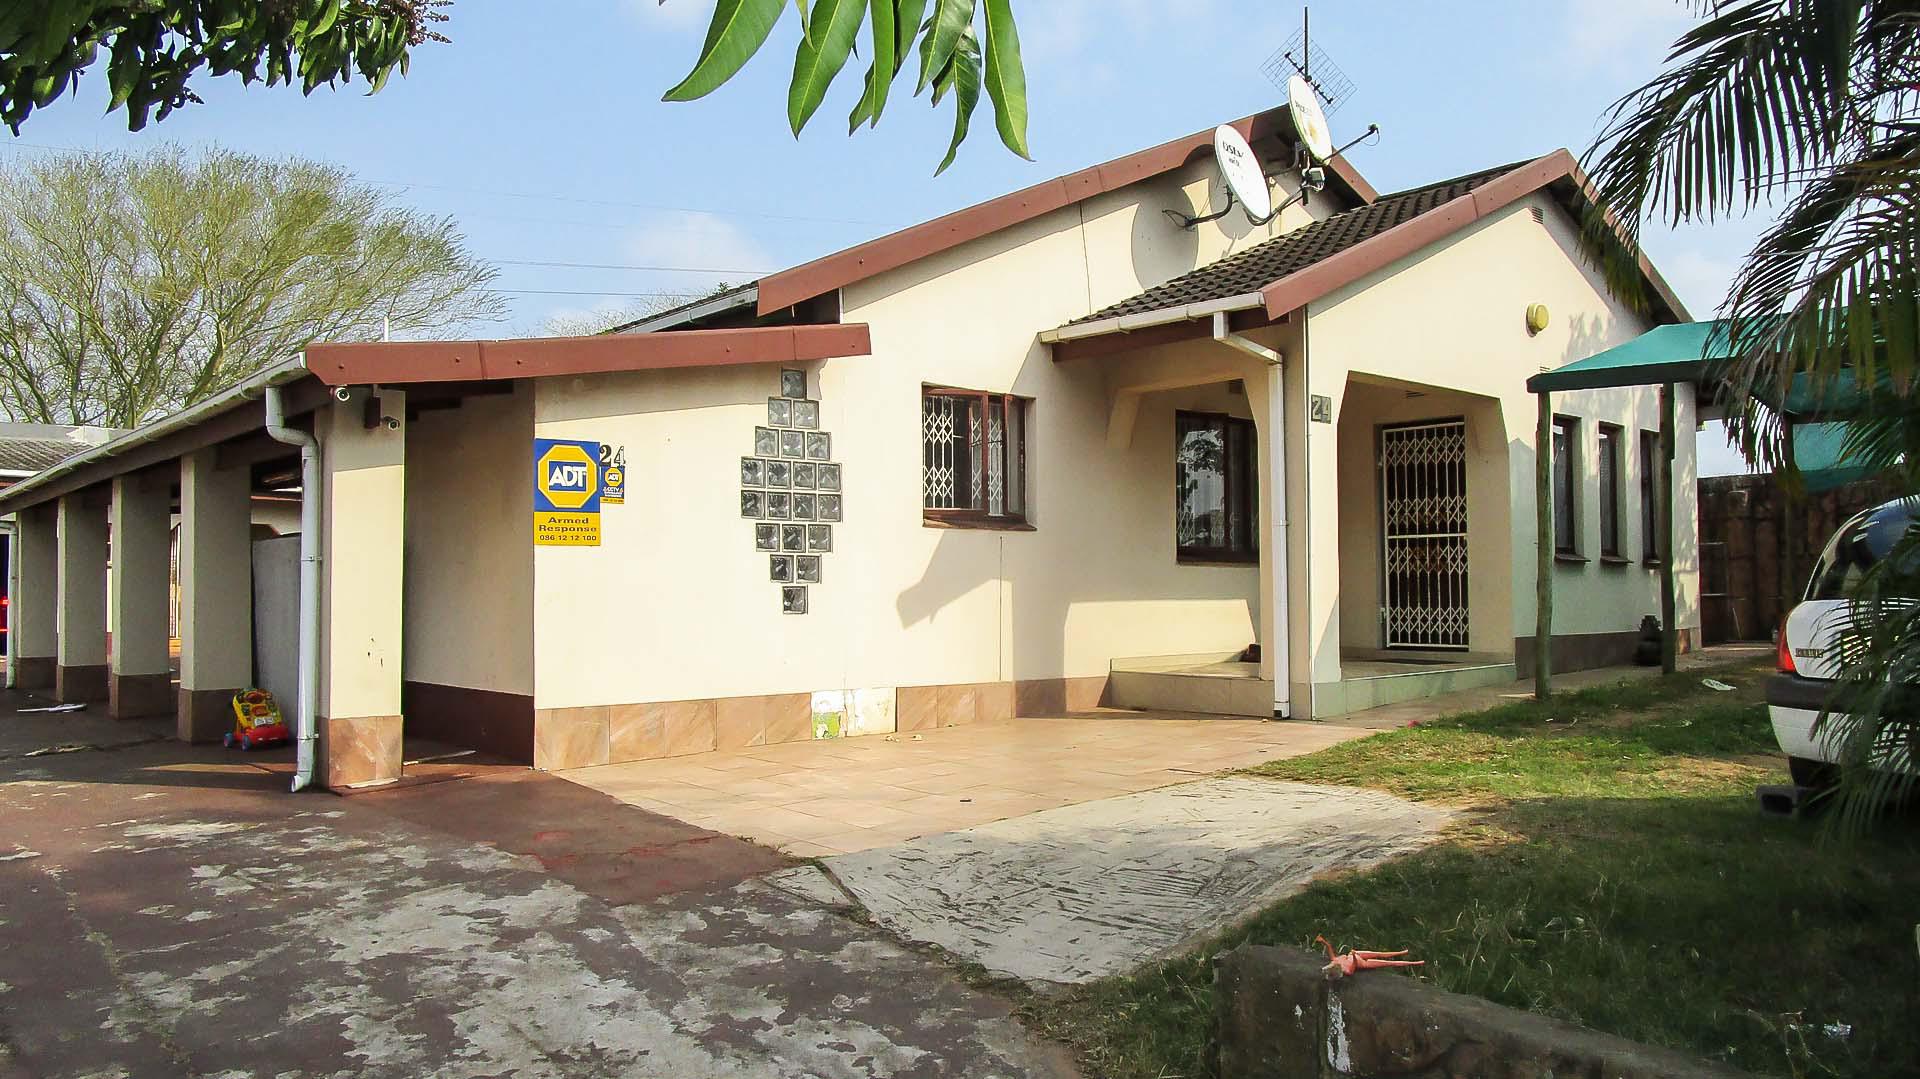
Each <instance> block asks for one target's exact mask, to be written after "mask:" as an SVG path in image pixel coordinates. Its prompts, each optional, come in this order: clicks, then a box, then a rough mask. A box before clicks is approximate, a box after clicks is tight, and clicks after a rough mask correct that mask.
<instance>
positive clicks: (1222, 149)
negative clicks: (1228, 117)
mask: <svg viewBox="0 0 1920 1079" xmlns="http://www.w3.org/2000/svg"><path fill="white" fill-rule="evenodd" d="M1213 158H1214V160H1215V161H1216V162H1218V163H1219V165H1220V178H1221V179H1223V180H1225V181H1226V183H1227V190H1228V191H1231V192H1233V197H1234V198H1237V199H1239V200H1240V205H1242V206H1244V207H1246V208H1247V216H1248V217H1251V218H1253V219H1254V220H1255V221H1267V220H1269V219H1271V218H1272V217H1273V192H1272V190H1270V189H1269V188H1268V187H1267V174H1266V171H1265V170H1263V169H1262V168H1261V167H1260V159H1259V158H1257V157H1255V156H1254V154H1253V147H1251V146H1248V145H1247V140H1246V138H1245V137H1244V136H1242V135H1241V134H1240V132H1239V130H1238V129H1237V128H1234V127H1233V126H1231V125H1227V124H1223V125H1221V126H1220V127H1219V128H1216V129H1215V130H1214V132H1213Z"/></svg>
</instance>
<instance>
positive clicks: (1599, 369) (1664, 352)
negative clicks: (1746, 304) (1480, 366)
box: [1527, 321, 1733, 393]
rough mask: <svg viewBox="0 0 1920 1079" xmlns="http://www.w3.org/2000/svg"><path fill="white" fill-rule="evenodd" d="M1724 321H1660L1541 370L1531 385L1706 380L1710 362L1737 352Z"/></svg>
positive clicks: (1552, 387) (1543, 388) (1541, 389)
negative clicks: (1581, 357) (1628, 338)
mask: <svg viewBox="0 0 1920 1079" xmlns="http://www.w3.org/2000/svg"><path fill="white" fill-rule="evenodd" d="M1722 325H1723V324H1722V323H1720V322H1718V321H1711V322H1676V323H1671V324H1669V325H1665V326H1655V327H1654V328H1653V329H1651V330H1648V331H1647V332H1646V333H1643V334H1641V335H1640V336H1638V337H1636V338H1634V339H1633V340H1631V341H1628V342H1627V343H1626V344H1623V345H1615V346H1613V347H1612V348H1610V349H1607V350H1606V351H1605V352H1596V353H1594V354H1593V355H1591V356H1588V357H1587V358H1586V359H1584V360H1575V361H1573V362H1572V363H1570V364H1567V365H1565V366H1563V367H1560V368H1557V369H1555V370H1552V371H1544V372H1542V373H1540V374H1537V375H1535V376H1533V377H1532V378H1530V379H1528V380H1527V389H1529V390H1531V391H1532V392H1534V393H1548V392H1559V391H1561V390H1597V389H1606V388H1611V387H1615V386H1657V385H1660V384H1662V383H1666V382H1693V383H1701V382H1706V381H1709V380H1710V379H1711V377H1712V376H1711V372H1710V371H1709V367H1710V365H1712V364H1714V363H1716V362H1719V361H1723V360H1726V359H1728V358H1729V356H1730V354H1731V345H1732V344H1733V340H1732V335H1731V334H1729V333H1726V332H1725V331H1724V330H1722V329H1721V327H1722ZM1716 331H1719V332H1716Z"/></svg>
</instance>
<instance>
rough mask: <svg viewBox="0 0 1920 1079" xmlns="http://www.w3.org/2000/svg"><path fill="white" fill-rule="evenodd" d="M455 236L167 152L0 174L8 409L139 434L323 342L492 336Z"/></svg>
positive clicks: (338, 180)
mask: <svg viewBox="0 0 1920 1079" xmlns="http://www.w3.org/2000/svg"><path fill="white" fill-rule="evenodd" d="M494 274H495V271H494V269H493V268H492V267H491V266H489V265H488V264H486V263H485V262H483V261H481V260H480V259H478V258H476V257H475V256H474V255H473V254H472V253H471V252H469V251H468V250H467V248H466V241H465V239H464V237H462V236H461V235H460V233H459V232H458V230H457V229H456V228H455V227H454V224H453V221H452V220H451V219H449V218H434V217H429V216H426V215H423V214H419V213H417V212H415V211H412V210H408V209H405V208H402V207H399V206H396V205H394V204H393V203H392V201H391V199H390V197H389V196H388V195H387V194H385V193H384V192H381V191H379V190H377V189H375V188H372V187H369V186H367V185H364V184H360V183H356V182H355V181H354V180H353V178H352V177H351V176H350V175H349V174H348V173H346V172H345V171H344V170H342V169H339V168H336V167H334V166H330V165H323V164H318V163H316V162H312V161H304V160H299V159H292V160H269V159H265V158H260V157H254V156H251V155H248V154H240V153H233V152H229V151H224V150H210V151H206V152H203V153H199V154H191V155H190V154H188V153H187V152H186V151H183V150H180V149H178V148H168V149H163V150H160V151H157V152H153V153H150V154H144V155H131V154H72V155H62V156H56V157H47V158H41V159H38V160H34V161H30V162H26V163H23V164H17V165H14V166H11V167H6V168H0V409H4V411H5V412H6V413H7V414H8V415H9V416H10V417H11V418H13V419H16V420H24V421H29V422H38V423H71V424H83V423H88V424H103V425H107V426H113V427H131V426H134V425H136V424H138V423H140V422H141V421H143V420H147V419H151V418H152V417H154V416H155V415H158V414H160V413H164V412H167V411H170V410H173V409H176V408H179V407H180V406H182V405H187V404H192V403H193V402H195V401H199V400H202V399H204V398H206V397H209V396H211V395H213V394H215V393H218V392H219V391H220V390H222V389H224V388H226V387H227V386H230V385H232V384H233V383H234V382H236V381H238V380H240V379H242V378H244V377H246V376H247V375H249V374H252V373H253V372H255V371H257V370H259V369H260V368H262V367H264V366H267V365H268V364H271V363H274V362H277V361H280V360H283V359H286V358H288V357H289V356H292V355H293V354H294V353H296V352H298V351H299V350H300V349H301V348H303V347H304V346H305V345H307V344H308V343H309V342H311V341H315V340H329V341H351V340H371V339H376V338H378V337H379V336H380V335H381V333H382V331H383V328H384V327H390V328H391V330H392V332H393V333H394V334H395V335H400V336H411V337H430V336H434V335H435V334H436V333H438V332H444V331H447V330H451V329H454V328H456V327H461V326H466V325H469V324H471V323H473V322H476V321H497V320H498V319H500V318H502V317H503V315H504V310H505V304H504V301H503V300H502V299H501V297H500V296H499V295H498V294H497V293H495V292H493V291H492V290H491V288H490V287H489V286H490V285H491V282H492V281H493V278H494Z"/></svg>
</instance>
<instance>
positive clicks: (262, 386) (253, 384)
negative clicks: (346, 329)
mask: <svg viewBox="0 0 1920 1079" xmlns="http://www.w3.org/2000/svg"><path fill="white" fill-rule="evenodd" d="M305 377H307V367H306V358H305V356H301V357H298V358H296V359H291V360H287V361H285V362H283V363H278V364H275V365H274V366H272V367H269V368H267V369H265V370H263V371H261V372H260V373H259V374H256V375H254V376H253V377H252V378H250V379H247V380H246V381H245V382H242V383H240V384H239V385H237V386H235V387H233V388H232V389H229V390H227V391H226V392H224V393H221V394H218V395H216V396H214V397H209V398H207V399H206V400H204V401H202V402H200V403H199V404H197V405H194V406H192V407H191V408H187V409H183V410H181V411H179V412H176V413H174V414H173V415H171V416H168V417H167V418H166V419H164V420H160V421H158V422H156V423H151V424H148V425H146V426H145V427H140V428H137V429H135V430H133V431H131V432H129V433H127V434H124V435H121V436H120V437H119V438H116V439H114V440H113V441H111V442H106V443H102V444H101V445H98V446H95V447H93V448H92V449H90V450H88V451H86V452H85V453H81V454H76V455H74V456H72V457H69V458H67V459H66V460H64V461H62V462H60V463H59V464H57V465H54V466H53V467H52V468H49V469H47V470H45V471H43V472H40V473H37V474H35V476H34V477H33V478H32V479H30V480H27V481H26V482H24V483H16V484H14V485H13V486H12V487H9V488H7V489H6V490H4V491H0V513H12V512H14V511H15V510H17V509H20V508H21V504H22V503H23V502H24V503H25V504H26V505H36V504H38V503H39V502H40V501H41V500H39V499H28V498H26V496H28V495H31V494H33V492H34V491H36V490H38V489H39V488H41V487H45V486H47V485H48V484H51V483H53V482H54V481H56V480H58V479H60V478H62V477H64V476H67V475H70V474H72V473H73V472H75V471H76V470H78V469H80V468H82V467H84V466H86V465H90V464H93V463H95V462H96V461H104V460H106V459H108V458H111V457H118V456H119V455H121V454H123V453H126V452H127V451H128V450H132V449H137V448H138V447H140V446H144V445H146V444H147V443H149V442H155V441H158V440H159V439H161V438H164V437H166V436H167V435H170V434H173V433H174V432H175V431H180V430H184V429H186V428H188V427H192V426H193V425H194V424H197V423H199V422H201V421H203V420H205V419H207V418H208V417H210V416H216V415H219V414H220V413H222V412H225V411H226V410H228V409H230V408H232V407H234V406H235V405H241V404H245V403H246V402H248V401H252V400H254V399H256V398H258V397H260V396H262V395H263V394H265V393H266V392H267V387H269V386H284V385H286V384H287V383H289V382H298V381H299V380H301V379H303V378H305Z"/></svg>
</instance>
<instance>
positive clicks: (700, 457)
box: [534, 163, 1327, 708]
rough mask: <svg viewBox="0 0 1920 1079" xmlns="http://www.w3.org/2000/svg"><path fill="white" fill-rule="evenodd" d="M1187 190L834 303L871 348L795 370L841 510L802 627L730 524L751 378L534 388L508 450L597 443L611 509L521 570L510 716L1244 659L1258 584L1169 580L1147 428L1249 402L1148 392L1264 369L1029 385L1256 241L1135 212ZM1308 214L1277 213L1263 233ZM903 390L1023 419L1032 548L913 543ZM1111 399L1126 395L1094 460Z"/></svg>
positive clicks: (936, 535)
mask: <svg viewBox="0 0 1920 1079" xmlns="http://www.w3.org/2000/svg"><path fill="white" fill-rule="evenodd" d="M1212 176H1213V169H1212V166H1211V165H1210V164H1207V163H1200V164H1196V165H1194V166H1192V167H1190V168H1188V169H1185V170H1183V171H1182V172H1180V173H1178V174H1176V175H1173V176H1170V177H1168V178H1166V179H1164V180H1161V181H1157V182H1151V183H1147V184H1141V185H1137V186H1135V187H1133V188H1130V189H1127V190H1126V191H1123V192H1117V193H1114V194H1111V195H1107V196H1103V197H1101V198H1099V199H1095V200H1091V201H1089V202H1088V203H1087V204H1086V205H1084V206H1078V207H1071V208H1068V209H1065V210H1062V211H1059V212H1057V213H1054V214H1050V215H1047V216H1045V217H1043V218H1040V219H1038V220H1035V221H1032V222H1028V223H1026V224H1024V225H1020V226H1017V227H1015V228H1012V229H1009V230H1007V231H1006V232H1004V233H1001V234H998V235H995V236H990V237H986V238H983V239H981V240H978V241H975V242H974V243H971V244H968V245H965V246H963V247H961V248H959V249H956V250H954V251H949V252H945V253H943V254H940V255H936V256H933V257H931V258H928V259H925V260H923V261H921V262H919V263H916V264H914V265H911V266H908V267H905V268H903V269H900V270H898V271H895V272H892V273H889V274H885V275H882V276H880V277H878V278H876V279H873V280H871V281H867V282H863V283H861V284H859V285H855V286H852V287H850V288H848V289H847V290H845V292H844V293H843V296H842V311H843V317H844V318H845V320H846V321H848V322H864V323H867V324H869V326H870V327H871V332H872V338H873V354H872V355H871V356H866V357H854V358H847V359H836V360H830V361H826V362H824V363H817V364H808V365H805V366H806V367H807V369H808V371H809V377H810V379H811V380H812V382H811V384H812V386H813V387H814V392H815V393H816V394H817V395H818V396H819V397H820V399H821V401H822V426H823V428H824V429H825V430H827V431H829V432H831V433H832V435H833V437H834V456H835V459H836V460H838V461H840V462H842V463H843V465H844V468H845V493H844V499H845V514H846V520H845V522H844V523H843V524H841V525H839V526H837V527H836V528H835V551H834V553H833V554H831V555H829V556H828V557H827V558H826V560H825V565H824V574H825V582H824V583H823V584H822V585H819V586H816V587H814V588H813V589H812V590H811V591H812V597H811V598H812V612H811V613H810V614H808V615H807V616H805V617H795V616H786V615H783V614H781V613H780V603H779V589H778V587H777V586H775V585H774V584H771V583H770V582H769V581H768V579H767V556H766V555H765V554H762V553H759V552H756V551H755V550H754V548H753V543H752V528H751V524H750V523H749V522H747V521H743V520H742V519H741V518H740V516H739V459H740V457H741V456H743V455H750V454H751V451H752V434H753V427H754V426H755V425H756V424H762V423H764V422H765V409H766V398H767V397H768V396H770V395H773V394H776V393H777V392H778V387H779V378H778V371H777V370H775V369H774V368H772V367H737V368H715V369H703V370H683V371H673V372H652V373H635V374H630V375H618V376H602V377H594V378H580V379H564V380H555V379H550V380H544V381H542V382H541V383H540V385H539V388H538V391H537V398H536V404H535V427H536V434H537V435H539V436H541V437H556V438H588V439H594V440H598V441H604V442H612V443H618V444H624V445H625V446H626V447H627V452H628V477H629V487H630V494H629V502H628V504H627V505H626V506H624V507H610V508H608V510H607V511H606V512H605V514H604V515H603V521H602V533H603V546H602V547H600V548H598V549H597V550H595V549H584V550H579V549H564V548H542V549H538V550H537V551H536V552H535V559H534V565H535V583H536V588H535V596H534V611H535V617H534V639H535V663H534V667H535V674H534V685H535V703H536V706H537V707H540V708H564V707H576V706H587V705H595V704H610V703H623V702H637V701H662V700H681V699H698V698H706V697H721V696H738V695H749V694H763V693H784V692H797V691H804V690H817V689H859V688H869V687H887V686H914V685H938V684H953V683H975V682H994V681H1007V680H1017V679H1031V678H1058V677H1063V676H1067V677H1073V676H1090V675H1102V674H1105V673H1106V672H1107V670H1108V669H1109V666H1110V664H1111V662H1112V660H1113V659H1114V658H1116V657H1125V656H1137V655H1156V654H1167V653H1181V652H1208V651H1229V650H1233V649H1238V648H1242V647H1245V646H1246V645H1247V644H1249V643H1251V642H1252V641H1253V640H1254V639H1255V637H1256V635H1257V632H1258V631H1257V627H1258V625H1259V610H1260V598H1259V597H1260V584H1259V574H1258V571H1257V570H1256V569H1253V568H1250V567H1218V566H1182V565H1179V564H1178V563H1177V562H1176V561H1175V559H1174V556H1173V547H1174V544H1173V508H1172V501H1173V446H1172V430H1173V412H1174V411H1175V409H1176V408H1182V407H1196V408H1197V407H1202V406H1205V407H1210V408H1222V409H1226V408H1232V409H1234V410H1235V411H1237V412H1238V413H1239V414H1241V415H1250V414H1251V413H1250V402H1249V399H1248V398H1247V397H1245V396H1239V397H1231V396H1228V395H1227V394H1226V393H1225V391H1224V389H1222V388H1218V387H1214V388H1209V389H1198V388H1192V387H1185V388H1173V387H1179V386H1180V384H1181V383H1208V382H1218V381H1220V380H1221V379H1224V378H1249V379H1253V380H1256V381H1258V380H1262V379H1264V378H1265V374H1264V370H1263V369H1262V368H1261V366H1260V365H1259V364H1258V363H1257V362H1256V361H1253V360H1252V359H1251V358H1248V357H1245V356H1243V355H1241V354H1239V353H1234V352H1231V351H1230V350H1228V349H1226V348H1224V347H1223V346H1219V345H1216V344H1214V343H1212V342H1210V341H1209V342H1198V343H1195V344H1193V345H1191V346H1187V347H1185V348H1170V349H1164V350H1159V352H1158V354H1156V355H1155V356H1153V357H1149V358H1146V359H1143V360H1138V361H1135V362H1133V363H1132V364H1131V365H1130V366H1128V365H1121V366H1122V367H1123V368H1124V370H1120V371H1116V370H1115V369H1113V368H1112V367H1110V365H1107V364H1105V363H1103V362H1102V361H1084V362H1077V363H1073V364H1066V365H1056V364H1055V363H1054V362H1053V361H1052V359H1051V357H1050V355H1049V354H1048V352H1047V350H1046V349H1045V348H1043V347H1042V346H1040V345H1039V344H1038V343H1037V340H1036V335H1037V334H1038V333H1039V332H1040V331H1041V330H1044V329H1048V328H1051V327H1054V326H1058V325H1060V324H1062V323H1065V322H1068V321H1071V320H1072V319H1074V318H1078V317H1080V316H1083V315H1085V314H1088V313H1089V312H1090V311H1092V310H1095V309H1098V308H1099V307H1102V306H1105V305H1106V304H1109V303H1112V302H1115V301H1117V300H1120V299H1124V298H1126V297H1127V296H1131V295H1133V294H1135V293H1137V292H1139V291H1141V290H1142V289H1143V288H1146V287H1149V286H1151V285H1154V284H1158V283H1160V282H1162V281H1165V280H1167V279H1169V278H1171V277H1174V276H1177V275H1179V274H1180V273H1184V272H1186V271H1188V270H1191V269H1193V268H1195V267H1197V266H1199V265H1202V264H1204V263H1206V262H1211V261H1213V260H1214V259H1216V258H1218V257H1220V256H1221V255H1222V254H1225V253H1228V252H1230V251H1237V250H1243V249H1245V248H1246V247H1249V246H1252V245H1253V244H1254V243H1257V242H1259V240H1261V239H1265V238H1267V236H1269V235H1271V234H1272V233H1273V232H1274V231H1275V230H1276V229H1277V228H1278V227H1280V224H1281V223H1280V222H1276V223H1274V224H1272V225H1269V226H1267V227H1265V228H1264V229H1261V230H1257V231H1255V230H1251V229H1249V227H1248V226H1247V225H1246V223H1245V219H1244V217H1243V216H1242V215H1239V214H1233V215H1229V217H1228V218H1227V219H1224V220H1223V221H1222V222H1220V223H1217V224H1214V225H1203V226H1201V227H1200V228H1199V229H1198V230H1197V231H1196V232H1195V233H1193V234H1188V233H1184V232H1181V231H1180V230H1178V229H1177V228H1175V227H1174V226H1173V225H1172V224H1171V223H1170V222H1168V221H1167V220H1166V218H1165V217H1164V215H1163V214H1162V213H1161V211H1162V210H1163V209H1168V208H1177V209H1179V210H1180V211H1181V212H1183V213H1189V214H1190V213H1193V212H1194V211H1195V210H1196V209H1199V208H1203V207H1204V206H1206V205H1207V204H1208V203H1209V202H1210V201H1211V203H1212V204H1213V205H1219V204H1221V201H1222V200H1223V199H1224V196H1222V195H1219V193H1218V192H1217V191H1216V190H1215V189H1216V188H1217V183H1216V182H1215V181H1214V180H1213V179H1212ZM1282 186H1283V188H1285V189H1286V190H1291V188H1290V187H1288V186H1287V185H1286V184H1285V183H1283V185H1282ZM1326 210H1327V205H1326V201H1325V200H1324V199H1323V200H1319V201H1318V202H1317V204H1316V206H1315V208H1314V209H1313V211H1312V214H1309V213H1308V212H1307V211H1304V210H1301V209H1300V208H1298V207H1296V208H1294V209H1292V210H1289V211H1288V213H1287V215H1286V217H1285V218H1284V224H1285V225H1286V227H1289V228H1291V227H1297V226H1298V225H1300V224H1302V223H1304V222H1306V221H1308V220H1311V219H1312V217H1313V216H1314V215H1319V214H1324V213H1325V212H1326ZM1223 226H1224V228H1223ZM923 384H942V385H949V386H960V387H966V388H971V389H980V390H985V391H993V392H1012V393H1017V394H1021V395H1024V396H1028V397H1031V398H1033V399H1034V402H1035V403H1034V405H1033V409H1032V414H1031V422H1030V435H1029V441H1028V453H1027V460H1028V469H1029V475H1028V494H1029V500H1030V502H1031V504H1032V505H1033V507H1034V511H1033V514H1032V523H1033V525H1034V526H1035V527H1034V530H1032V531H1023V532H1013V531H1007V532H999V531H972V530H957V529H935V528H928V527H926V525H925V524H924V523H923V520H922V513H921V459H920V424H921V406H920V394H921V387H922V385H923ZM1129 386H1137V387H1147V388H1148V389H1147V390H1146V392H1145V394H1144V396H1143V397H1142V398H1141V407H1140V410H1139V413H1138V416H1137V418H1136V419H1135V421H1134V423H1133V424H1132V425H1131V427H1130V430H1129V432H1128V435H1127V437H1126V438H1125V440H1124V442H1123V444H1122V446H1121V448H1118V449H1110V448H1109V445H1108V442H1109V426H1110V420H1111V419H1112V412H1113V410H1112V403H1113V401H1114V399H1115V397H1116V396H1117V395H1118V394H1120V393H1122V392H1124V391H1125V390H1126V389H1127V388H1128V387H1129Z"/></svg>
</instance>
